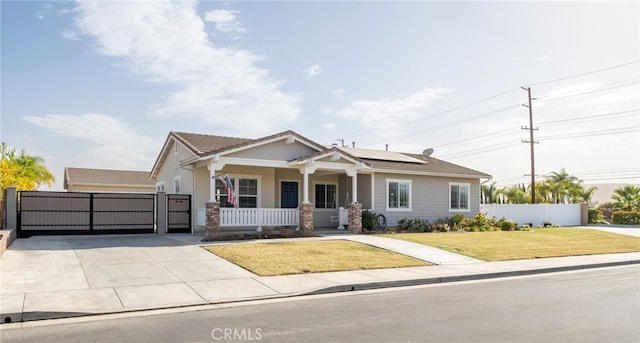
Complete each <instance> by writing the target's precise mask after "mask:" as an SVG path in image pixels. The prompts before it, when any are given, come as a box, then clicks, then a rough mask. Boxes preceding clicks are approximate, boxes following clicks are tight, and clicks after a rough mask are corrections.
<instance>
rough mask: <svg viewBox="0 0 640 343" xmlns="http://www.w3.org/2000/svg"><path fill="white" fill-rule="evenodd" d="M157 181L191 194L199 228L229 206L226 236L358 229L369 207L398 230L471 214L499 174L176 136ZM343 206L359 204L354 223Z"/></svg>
mask: <svg viewBox="0 0 640 343" xmlns="http://www.w3.org/2000/svg"><path fill="white" fill-rule="evenodd" d="M221 176H228V177H229V178H230V180H231V182H232V183H233V187H234V189H235V193H236V196H237V200H238V203H239V208H237V209H236V208H233V205H232V204H230V203H228V202H227V200H228V197H227V194H226V190H225V187H224V185H223V183H222V181H221V180H220V177H221ZM150 177H151V179H153V180H154V181H155V184H156V190H158V191H166V192H167V193H184V194H191V195H192V203H193V207H194V208H195V209H196V211H194V212H195V213H194V214H193V215H194V220H193V222H195V223H196V224H197V225H199V226H204V225H208V223H207V220H208V217H207V214H206V213H207V211H208V208H209V207H210V205H211V204H213V203H215V202H216V201H219V206H220V209H219V215H220V219H219V223H220V227H221V228H222V230H224V229H225V228H230V227H242V226H246V227H252V226H253V227H254V228H255V226H257V227H261V226H279V225H280V226H282V225H285V226H286V225H300V226H303V227H308V226H310V227H311V229H313V227H315V228H329V227H334V228H335V227H336V226H337V225H338V224H351V225H357V224H356V223H357V222H358V220H360V219H359V218H358V215H361V212H358V211H362V210H373V211H375V212H376V213H380V214H384V215H385V216H386V217H387V223H388V225H390V226H394V225H396V224H397V222H398V220H400V219H402V218H418V217H419V218H427V219H430V220H435V219H439V218H444V217H451V216H452V215H454V214H456V213H463V214H466V215H469V216H471V215H474V214H475V213H477V212H478V211H479V207H480V182H481V179H489V178H491V176H490V175H488V174H485V173H482V172H479V171H476V170H472V169H469V168H465V167H462V166H458V165H455V164H452V163H448V162H445V161H441V160H438V159H436V158H433V157H430V156H426V155H420V154H408V153H399V152H390V151H380V150H371V149H359V148H349V147H339V146H326V145H322V144H318V143H316V142H314V141H312V140H310V139H308V138H306V137H303V136H302V135H300V134H298V133H296V132H293V131H284V132H280V133H277V134H274V135H270V136H266V137H262V138H257V139H247V138H235V137H222V136H213V135H203V134H195V133H184V132H170V133H169V135H168V137H167V139H166V141H165V143H164V145H163V147H162V150H161V152H160V154H159V156H158V157H157V159H156V162H155V164H154V166H153V168H152V169H151V174H150ZM354 205H355V206H354ZM211 206H212V205H211ZM340 207H344V208H351V207H353V208H355V210H354V211H355V212H353V213H350V215H349V218H350V219H349V223H343V222H339V221H340V220H339V218H340V215H339V214H340V211H339V208H340ZM211 208H212V207H211ZM216 211H218V209H216ZM216 213H217V212H216ZM343 214H344V213H343ZM345 215H346V214H345ZM274 218H275V219H274ZM298 220H300V222H298ZM304 221H308V223H306V222H305V223H303V222H304ZM337 222H339V223H337ZM360 225H361V221H360Z"/></svg>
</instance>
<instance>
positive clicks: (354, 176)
mask: <svg viewBox="0 0 640 343" xmlns="http://www.w3.org/2000/svg"><path fill="white" fill-rule="evenodd" d="M346 172H347V176H350V177H351V194H352V196H351V199H353V200H352V201H351V203H352V204H357V203H358V171H357V170H355V169H348V170H347V171H346Z"/></svg>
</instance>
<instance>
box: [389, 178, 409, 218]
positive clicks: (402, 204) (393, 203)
mask: <svg viewBox="0 0 640 343" xmlns="http://www.w3.org/2000/svg"><path fill="white" fill-rule="evenodd" d="M387 210H388V211H393V210H399V211H411V180H392V179H387Z"/></svg>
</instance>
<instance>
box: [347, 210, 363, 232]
mask: <svg viewBox="0 0 640 343" xmlns="http://www.w3.org/2000/svg"><path fill="white" fill-rule="evenodd" d="M349 229H350V230H351V232H353V233H361V232H362V204H351V205H349Z"/></svg>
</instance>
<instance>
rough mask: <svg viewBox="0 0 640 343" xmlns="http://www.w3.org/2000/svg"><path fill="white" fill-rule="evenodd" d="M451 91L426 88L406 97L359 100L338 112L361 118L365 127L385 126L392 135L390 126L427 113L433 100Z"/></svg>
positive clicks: (345, 117) (346, 117) (340, 114)
mask: <svg viewBox="0 0 640 343" xmlns="http://www.w3.org/2000/svg"><path fill="white" fill-rule="evenodd" d="M450 91H451V90H450V89H447V88H441V87H439V88H425V89H423V90H421V91H418V92H415V93H413V94H410V95H408V96H406V97H395V98H386V99H382V100H359V101H355V102H353V103H351V105H349V106H347V107H345V108H343V109H341V110H339V111H338V112H337V113H338V116H340V117H341V118H344V119H354V120H359V121H360V122H361V124H362V125H363V126H364V127H365V128H381V127H384V128H385V129H384V130H380V132H381V133H382V134H387V135H390V134H392V133H391V131H392V130H391V129H390V128H392V127H393V126H398V125H401V124H403V123H406V122H407V121H411V120H416V119H418V118H419V117H420V116H421V115H422V114H426V113H425V112H426V110H427V109H429V108H430V106H431V103H432V102H433V101H435V100H437V99H439V98H440V97H441V96H442V95H443V94H446V93H449V92H450ZM393 134H395V133H393Z"/></svg>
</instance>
